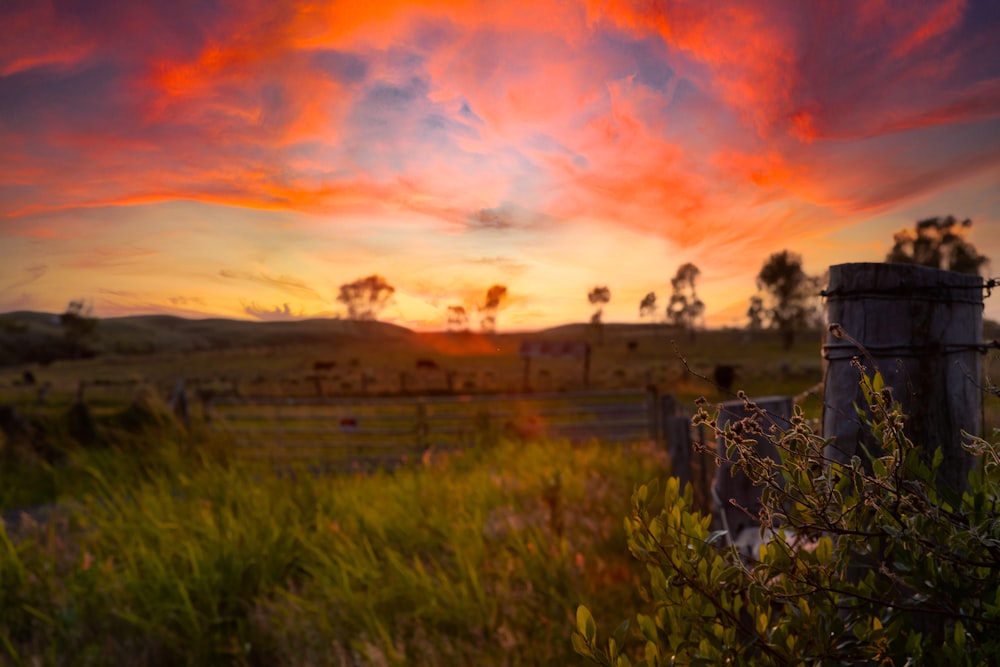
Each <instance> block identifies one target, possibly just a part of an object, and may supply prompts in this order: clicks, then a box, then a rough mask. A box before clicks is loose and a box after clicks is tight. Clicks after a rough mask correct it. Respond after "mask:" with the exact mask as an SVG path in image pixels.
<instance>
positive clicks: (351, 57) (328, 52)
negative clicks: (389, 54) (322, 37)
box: [311, 49, 368, 84]
mask: <svg viewBox="0 0 1000 667" xmlns="http://www.w3.org/2000/svg"><path fill="white" fill-rule="evenodd" d="M311 62H312V65H313V66H314V67H316V68H317V69H319V70H321V71H323V72H325V73H326V74H327V75H328V76H329V77H330V78H332V79H334V80H336V81H339V82H341V83H347V84H352V83H360V82H361V81H363V80H364V79H365V77H366V76H367V75H368V63H367V62H366V61H365V59H364V58H362V57H361V56H359V55H357V54H354V53H350V52H347V51H335V50H333V49H324V50H321V51H317V52H315V53H314V54H313V55H312V58H311Z"/></svg>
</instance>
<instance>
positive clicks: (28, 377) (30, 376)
mask: <svg viewBox="0 0 1000 667" xmlns="http://www.w3.org/2000/svg"><path fill="white" fill-rule="evenodd" d="M21 379H22V380H24V384H35V374H34V373H32V372H31V371H24V373H22V374H21Z"/></svg>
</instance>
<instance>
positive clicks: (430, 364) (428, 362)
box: [417, 359, 438, 371]
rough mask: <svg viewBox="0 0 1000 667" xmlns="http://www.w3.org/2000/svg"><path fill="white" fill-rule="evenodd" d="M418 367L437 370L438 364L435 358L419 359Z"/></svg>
mask: <svg viewBox="0 0 1000 667" xmlns="http://www.w3.org/2000/svg"><path fill="white" fill-rule="evenodd" d="M417 369H418V370H420V369H423V370H429V371H436V370H438V365H437V362H436V361H434V360H433V359H417Z"/></svg>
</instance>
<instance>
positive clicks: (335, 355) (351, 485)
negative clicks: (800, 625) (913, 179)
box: [0, 318, 1000, 665]
mask: <svg viewBox="0 0 1000 667" xmlns="http://www.w3.org/2000/svg"><path fill="white" fill-rule="evenodd" d="M133 319H136V320H138V321H125V322H124V323H122V322H114V321H112V322H109V323H104V322H102V324H101V326H102V327H103V328H104V330H103V331H102V333H101V338H100V339H99V342H98V343H95V345H97V346H98V347H99V352H100V353H99V354H98V355H97V356H95V357H92V358H87V359H76V360H65V359H64V360H55V361H51V362H48V363H39V362H34V363H20V364H14V365H8V366H4V367H0V403H2V404H7V405H14V406H16V407H17V409H18V410H19V411H20V412H21V414H23V415H25V416H26V417H27V418H28V419H29V420H32V422H33V423H39V424H43V425H45V428H46V434H47V436H48V437H49V438H50V439H53V440H54V441H56V442H57V443H61V444H65V445H66V448H65V450H64V451H63V452H62V457H63V458H62V460H61V461H60V462H58V463H55V464H49V463H46V462H44V461H37V460H35V461H24V460H20V461H12V460H11V459H10V458H9V457H7V456H5V457H4V459H3V461H4V462H3V469H2V470H0V509H4V510H9V509H11V508H14V507H21V506H25V505H35V504H38V503H52V502H56V503H57V505H56V506H55V508H54V509H52V510H48V511H47V512H46V513H45V514H44V516H41V517H39V516H32V515H23V516H12V515H11V513H10V512H8V513H7V514H6V515H5V518H7V519H8V520H9V524H8V525H7V526H6V527H5V528H3V529H2V530H0V656H3V657H2V658H0V662H4V663H5V664H6V663H7V662H9V663H11V664H43V665H49V664H51V665H56V664H65V663H66V660H67V656H74V657H75V658H74V659H75V660H76V662H74V664H108V663H110V664H137V665H160V664H219V665H222V664H227V665H228V664H236V665H270V664H283V665H327V664H329V665H397V664H398V665H402V664H407V665H411V664H412V665H438V664H481V665H542V664H551V665H569V664H583V662H582V661H581V659H580V658H579V657H577V656H576V655H575V654H574V653H573V651H572V649H571V645H570V642H569V636H570V633H571V631H572V628H573V625H574V622H573V621H574V619H573V613H574V610H575V609H576V606H577V605H578V604H580V603H583V604H586V605H588V606H589V607H590V608H591V609H597V610H609V613H610V614H611V615H610V616H609V617H608V618H604V619H602V618H598V619H597V620H598V623H599V624H600V625H602V626H603V627H609V626H612V624H616V623H617V621H618V620H620V619H621V618H622V617H625V616H630V615H633V614H632V611H633V610H634V609H638V608H639V607H640V605H641V596H640V594H639V591H638V582H639V581H640V580H641V579H642V577H643V572H641V571H639V570H638V568H637V566H636V564H635V561H634V560H633V559H632V558H631V556H630V555H629V554H628V552H627V550H626V549H625V547H624V545H625V540H624V535H623V532H622V523H621V518H622V517H623V516H624V515H625V514H626V513H627V511H628V504H629V497H630V494H631V492H632V490H633V489H634V488H635V486H636V485H638V484H641V483H644V482H646V481H648V480H649V479H652V478H658V477H659V478H662V477H664V476H666V475H668V474H669V473H670V463H669V460H668V459H667V456H666V454H665V449H664V447H663V445H662V443H660V442H656V441H653V440H650V439H648V438H643V437H639V436H640V435H641V433H638V432H637V435H636V437H634V438H632V440H631V441H630V442H628V443H624V444H623V443H620V442H611V441H612V440H614V438H608V439H605V440H602V439H599V438H597V437H594V438H589V439H588V438H587V437H586V435H587V434H586V433H583V434H581V435H582V436H583V437H574V440H573V441H572V442H571V441H570V440H568V439H565V438H562V437H559V434H558V433H556V434H555V435H553V433H549V434H548V437H542V438H541V439H535V438H532V437H526V435H525V434H524V433H521V432H504V431H502V430H499V431H498V430H496V429H492V430H489V429H487V431H483V430H482V429H479V430H477V427H476V424H475V423H474V422H476V420H477V414H478V413H477V412H476V406H477V405H489V404H497V405H499V406H500V407H503V405H504V404H503V401H505V400H506V401H509V402H510V407H509V410H511V411H512V412H516V411H517V410H519V409H522V408H521V406H523V405H524V404H527V403H528V399H529V398H530V397H535V400H538V401H542V400H549V399H546V398H545V397H551V396H559V395H560V394H561V393H562V392H570V391H573V392H579V391H581V390H583V389H587V390H589V391H591V392H596V393H597V394H599V395H603V396H611V397H613V396H625V395H640V396H641V395H642V394H643V393H644V392H647V391H648V390H649V389H654V390H655V392H656V393H657V394H658V395H665V394H670V395H673V396H674V397H675V398H676V399H677V403H678V405H679V407H680V410H681V411H682V412H692V411H693V407H694V401H695V399H697V398H698V397H700V396H704V397H705V398H706V399H708V401H709V402H721V401H723V400H728V399H731V398H733V392H735V391H736V390H737V389H743V390H745V391H746V392H747V393H748V394H750V395H752V396H753V395H758V396H761V395H774V394H778V395H790V396H796V397H797V402H798V403H799V404H800V405H802V406H803V408H804V409H805V410H806V413H807V415H808V416H810V417H813V418H816V417H818V416H819V412H820V409H821V405H822V396H821V388H818V387H817V385H820V383H821V382H822V379H823V378H822V373H823V365H822V361H821V357H820V334H819V333H818V332H816V333H813V334H804V335H802V336H800V337H799V339H798V340H797V342H796V345H795V346H794V347H793V348H792V349H791V350H789V351H784V350H782V349H781V347H780V341H779V339H778V337H777V335H775V334H771V333H758V334H748V333H746V332H743V331H710V332H699V333H698V335H697V337H696V338H695V339H691V337H689V336H688V335H687V334H685V333H684V332H681V331H677V330H672V329H669V328H667V327H658V326H625V325H622V326H616V325H607V326H606V327H605V330H604V332H603V342H601V343H599V342H598V339H597V337H596V336H595V334H594V331H593V330H592V329H590V328H588V327H586V326H582V325H581V326H571V327H563V328H560V329H556V330H551V331H546V332H540V333H536V334H516V333H513V334H500V335H489V336H485V335H478V334H467V333H447V334H446V333H437V334H415V333H412V332H407V331H405V330H401V329H399V328H397V327H384V326H383V325H378V324H370V325H363V326H362V328H361V329H360V330H352V329H351V328H350V326H348V325H347V323H336V322H314V323H303V324H305V325H307V326H304V327H300V328H296V327H294V326H291V327H282V328H280V329H277V330H275V329H273V328H271V329H269V328H268V327H263V328H255V327H257V326H258V325H253V324H248V323H229V322H219V323H213V322H211V321H209V322H201V323H193V324H192V323H183V322H182V321H180V322H178V321H172V320H170V318H168V319H167V320H163V319H162V318H129V320H133ZM126 325H127V326H126ZM32 326H34V325H32ZM185 327H187V329H185ZM29 329H30V327H29ZM19 332H20V333H23V330H19ZM262 332H265V333H262ZM540 338H541V339H550V340H570V341H573V340H576V341H581V340H584V341H589V342H590V343H591V346H592V348H591V349H592V351H591V355H590V362H589V372H588V373H587V374H586V376H585V374H584V372H583V369H582V365H581V362H580V361H579V360H570V359H533V360H532V361H531V364H530V366H528V367H527V370H528V373H527V375H526V372H525V371H526V364H525V362H524V360H523V359H522V358H520V357H519V355H518V351H519V349H520V345H521V343H522V341H524V340H538V339H540ZM720 365H722V366H732V367H734V368H735V373H736V377H735V381H734V383H733V388H732V390H731V392H730V391H725V390H723V389H721V388H720V387H718V386H716V385H715V384H714V383H713V381H712V378H713V375H714V371H715V369H716V367H717V366H720ZM984 367H985V369H986V372H985V375H986V378H984V387H986V388H988V387H989V386H991V382H992V380H996V379H997V378H1000V354H998V353H997V352H996V351H993V352H990V353H989V354H988V355H987V357H986V359H985V360H984ZM29 378H30V382H29ZM991 378H992V380H991ZM180 379H183V380H184V388H185V392H186V395H187V397H188V401H189V410H190V415H191V421H190V424H189V425H187V426H183V425H181V424H180V423H178V422H177V421H176V419H175V418H174V416H173V414H172V412H171V410H170V409H169V407H168V406H167V405H166V403H165V398H166V397H168V396H169V395H170V394H171V392H172V391H174V389H175V388H176V387H177V383H178V380H180ZM526 385H527V386H526ZM526 390H527V393H525V391H526ZM602 392H603V393H602ZM630 392H631V393H630ZM452 395H459V396H466V397H467V400H466V402H467V403H468V405H469V406H471V407H470V409H469V411H468V412H467V413H459V412H457V411H456V410H454V409H453V408H452V407H449V406H451V404H450V403H449V402H448V401H449V400H451V399H449V398H448V397H449V396H452ZM518 395H521V396H523V397H524V399H523V400H522V399H517V400H514V399H511V398H510V397H512V396H518ZM78 396H82V399H83V402H84V403H85V404H86V405H87V406H88V407H89V408H90V412H91V414H92V416H93V419H94V428H95V430H96V432H97V433H98V435H99V440H100V444H101V445H103V446H97V447H83V446H80V445H79V444H76V443H74V441H73V439H72V438H71V437H70V433H69V427H68V426H67V423H66V420H65V415H66V414H67V410H68V409H69V406H70V405H71V404H72V403H73V402H74V400H76V398H77V397H78ZM137 397H138V399H137ZM416 397H423V398H421V399H419V400H418V399H417V398H416ZM403 399H405V400H406V401H416V402H415V403H413V405H418V406H419V405H423V406H424V407H423V408H420V410H423V411H424V413H423V414H424V418H425V419H427V420H428V422H430V421H431V420H432V419H433V418H435V414H437V413H436V412H435V411H436V410H437V411H439V412H440V413H441V415H439V416H440V418H441V420H442V423H443V424H444V427H445V428H446V429H448V428H453V429H455V430H456V432H457V433H461V434H463V435H462V436H461V437H462V438H464V439H463V440H462V441H461V442H459V443H458V444H460V445H461V447H457V446H456V447H440V448H439V447H430V448H427V447H425V445H426V444H429V443H426V442H424V441H420V440H419V439H413V438H411V439H413V440H414V443H411V444H416V445H419V447H417V448H416V449H414V456H412V457H411V458H410V460H409V465H406V466H403V467H400V468H395V469H394V470H392V471H388V470H381V469H374V470H372V469H368V470H366V471H365V472H360V471H355V472H341V473H338V474H334V475H331V474H326V473H322V472H319V471H318V469H317V468H315V467H310V466H309V465H308V461H305V460H303V461H301V462H296V461H294V460H292V461H290V462H287V461H286V462H283V463H282V465H281V466H279V467H275V466H274V464H273V463H274V459H273V457H272V456H271V453H273V452H271V453H269V454H268V455H267V456H264V457H253V456H247V455H246V454H247V453H248V452H250V451H251V450H254V447H256V446H253V447H250V448H249V449H244V450H242V451H241V450H240V449H239V447H237V446H234V445H237V444H238V442H237V437H238V436H239V435H240V431H241V430H242V431H244V432H246V433H249V434H250V435H253V436H255V437H256V438H257V439H258V440H257V441H258V442H259V437H260V436H261V434H262V433H263V434H264V436H265V437H270V436H268V435H267V432H266V429H267V428H272V427H273V426H274V424H275V423H277V422H282V425H283V426H282V427H283V428H284V429H286V430H288V429H291V431H294V430H295V429H297V428H298V429H304V428H305V427H306V426H309V427H310V428H311V427H312V426H311V424H312V421H315V420H316V419H318V418H319V417H317V413H316V409H315V408H316V406H326V407H325V408H324V409H325V410H331V409H332V408H330V407H329V406H345V405H346V406H351V405H353V406H355V407H353V408H352V412H351V415H352V416H351V417H350V418H349V419H346V420H345V419H344V418H341V421H339V422H338V423H337V426H338V428H339V429H340V430H342V431H348V432H350V431H352V429H354V428H358V430H363V428H361V427H360V426H359V424H360V420H364V419H366V415H373V416H374V415H379V414H382V413H380V412H379V410H380V409H381V408H379V407H378V406H380V405H385V406H392V405H395V403H394V401H397V400H403ZM601 400H607V399H601ZM435 401H439V402H437V403H436V402H435ZM268 402H270V403H271V404H272V407H271V408H268V409H266V410H265V409H262V408H260V407H259V406H261V405H267V404H268ZM406 405H409V403H407V404H406ZM227 406H228V407H227ZM247 406H249V407H247ZM255 406H256V407H255ZM442 406H443V407H442ZM555 407H556V409H558V407H559V406H558V401H556V406H555ZM505 409H508V408H505ZM600 409H605V408H602V407H600V404H599V405H598V412H599V411H600ZM226 410H229V411H230V412H229V414H228V416H227V417H225V421H226V423H228V424H229V426H231V427H234V428H233V429H230V430H225V429H220V428H219V426H218V424H219V421H220V420H221V417H222V416H223V415H221V414H220V413H221V412H225V411H226ZM386 410H389V408H386ZM984 412H985V415H986V421H985V424H986V427H987V432H989V430H990V429H992V428H996V427H998V426H1000V398H998V397H996V396H993V395H992V394H989V393H988V392H987V395H986V396H985V401H984ZM213 413H215V416H214V418H213V421H211V422H208V421H206V419H205V418H206V417H207V416H213ZM418 414H419V413H418ZM385 415H388V416H387V417H386V416H383V417H379V419H383V420H384V421H385V420H387V421H386V423H388V422H389V421H391V420H392V419H401V417H399V416H398V415H396V416H394V415H393V413H391V411H389V412H385ZM463 415H464V416H463ZM407 419H410V417H407ZM351 420H358V421H351ZM465 422H473V425H472V428H471V429H470V428H469V425H468V424H467V423H465ZM383 426H384V424H383ZM407 433H408V432H404V433H402V434H401V435H400V434H396V435H397V436H400V437H401V438H402V440H407V438H408V437H409V436H407ZM469 433H471V434H472V437H469V436H468V434H469ZM484 433H488V435H489V437H481V436H483V435H484ZM416 435H417V436H419V433H416ZM529 435H530V434H529ZM591 435H594V436H599V435H602V433H601V431H600V428H599V427H598V426H597V425H596V424H595V426H594V428H593V433H592V434H591ZM4 444H5V447H6V446H7V445H8V444H9V443H4ZM257 449H258V450H259V448H257ZM9 451H10V450H9V447H8V448H7V450H6V452H7V453H9ZM313 454H315V452H313ZM310 458H313V459H315V458H316V457H315V456H312V457H310Z"/></svg>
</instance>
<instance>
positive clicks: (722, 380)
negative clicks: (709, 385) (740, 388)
mask: <svg viewBox="0 0 1000 667" xmlns="http://www.w3.org/2000/svg"><path fill="white" fill-rule="evenodd" d="M738 368H739V366H728V365H723V364H719V365H717V366H716V367H715V370H714V371H712V379H713V380H715V384H716V386H718V387H719V389H721V390H723V391H730V390H731V389H732V388H733V382H734V381H735V380H736V370H737V369H738Z"/></svg>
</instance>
